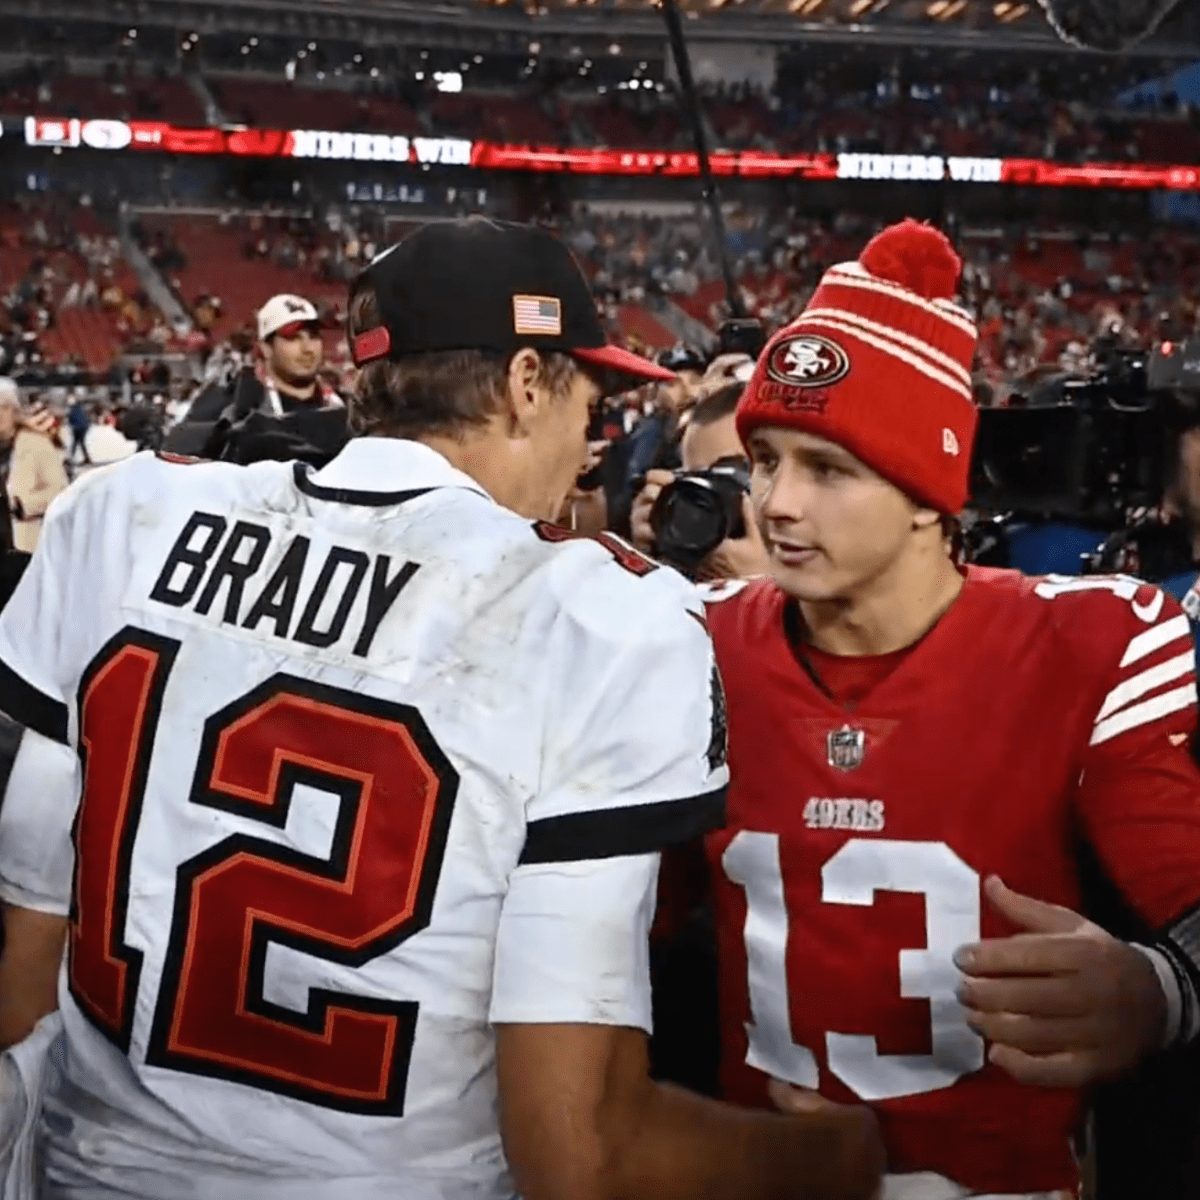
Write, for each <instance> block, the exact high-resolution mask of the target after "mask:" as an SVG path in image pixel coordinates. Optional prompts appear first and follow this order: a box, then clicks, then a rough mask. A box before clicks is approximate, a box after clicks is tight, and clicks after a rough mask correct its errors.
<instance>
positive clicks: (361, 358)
mask: <svg viewBox="0 0 1200 1200" xmlns="http://www.w3.org/2000/svg"><path fill="white" fill-rule="evenodd" d="M391 349H392V335H391V334H390V333H389V332H388V330H387V326H386V325H376V326H375V328H374V329H368V330H367V331H366V333H360V334H359V335H358V337H356V338H355V339H354V346H353V351H352V352H353V354H354V365H355V366H356V367H361V366H362V365H363V364H364V363H369V362H373V361H374V360H375V359H377V358H387V356H388V354H389V352H390V351H391Z"/></svg>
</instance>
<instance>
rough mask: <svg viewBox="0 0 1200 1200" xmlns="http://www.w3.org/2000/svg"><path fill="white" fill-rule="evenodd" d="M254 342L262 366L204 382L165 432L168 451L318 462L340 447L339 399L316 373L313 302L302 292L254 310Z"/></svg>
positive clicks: (319, 358) (318, 356) (343, 433)
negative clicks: (178, 419)
mask: <svg viewBox="0 0 1200 1200" xmlns="http://www.w3.org/2000/svg"><path fill="white" fill-rule="evenodd" d="M258 345H259V351H260V354H261V359H262V362H261V371H256V370H255V368H254V367H252V366H246V367H244V368H243V369H242V370H240V371H238V372H237V373H236V374H235V375H233V377H232V379H231V380H226V381H220V380H219V381H216V382H213V383H210V384H209V385H208V386H207V387H206V388H204V390H203V391H201V392H200V394H199V396H197V397H196V399H195V400H194V401H193V402H192V405H191V408H190V409H189V411H188V413H187V415H186V416H185V417H184V419H183V421H182V423H181V424H179V425H177V426H176V427H175V428H174V429H173V430H171V432H170V434H169V435H168V437H167V440H166V448H167V449H168V450H171V451H174V452H176V453H181V454H191V455H197V456H199V457H202V458H219V459H224V460H227V461H231V462H240V463H249V462H258V461H261V460H263V459H276V460H283V459H290V458H296V459H301V460H303V461H305V462H310V463H312V464H314V465H316V466H321V465H323V464H324V463H326V462H328V461H329V460H330V459H331V458H332V457H333V456H334V455H335V454H336V453H337V452H338V451H339V450H340V449H341V448H342V446H343V445H345V443H346V439H347V437H348V436H349V434H348V430H347V427H346V415H345V405H344V404H343V402H342V399H341V397H340V396H338V394H337V393H336V392H334V391H332V390H330V389H328V388H326V387H325V385H324V384H323V383H322V382H321V379H320V370H321V365H322V362H323V359H324V346H323V344H322V342H321V326H320V321H319V317H318V313H317V310H316V308H314V307H313V305H312V304H311V303H310V302H309V301H308V300H305V299H304V298H303V297H301V296H292V295H286V294H285V295H279V296H274V297H272V298H271V299H270V300H268V301H267V303H266V304H264V305H263V307H262V308H261V309H259V312H258Z"/></svg>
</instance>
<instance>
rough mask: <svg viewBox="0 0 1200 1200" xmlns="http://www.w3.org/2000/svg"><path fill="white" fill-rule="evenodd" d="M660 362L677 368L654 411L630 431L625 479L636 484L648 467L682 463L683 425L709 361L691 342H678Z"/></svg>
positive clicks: (659, 393) (661, 389) (658, 394)
mask: <svg viewBox="0 0 1200 1200" xmlns="http://www.w3.org/2000/svg"><path fill="white" fill-rule="evenodd" d="M658 365H659V366H660V367H665V368H666V369H667V370H668V371H674V372H675V378H674V379H673V380H671V382H670V383H660V384H659V385H658V387H657V391H656V394H655V397H654V403H655V407H654V411H652V412H650V413H648V414H647V415H645V416H643V417H642V419H641V420H640V421H639V422H638V423H637V425H635V426H634V428H633V432H632V433H631V434H630V435H629V462H628V466H627V468H626V475H625V480H626V484H627V485H628V487H629V488H630V489H631V490H633V489H634V484H635V483H636V481H637V480H638V479H640V478H641V477H642V476H644V475H645V474H646V473H647V472H648V471H652V470H661V469H669V468H671V467H674V466H676V465H678V459H677V458H676V456H675V454H676V450H677V446H678V440H679V439H678V435H679V429H680V426H681V423H682V420H683V417H684V414H685V413H686V412H687V410H688V408H689V406H690V405H691V404H692V402H693V401H694V400H695V398H696V389H697V387H698V386H699V384H700V381H701V379H702V377H703V375H704V367H705V362H704V359H703V358H702V357H701V356H700V354H699V353H698V352H697V351H695V350H693V349H692V348H691V347H690V346H676V347H675V348H674V349H673V350H664V351H663V353H662V354H660V355H659V356H658Z"/></svg>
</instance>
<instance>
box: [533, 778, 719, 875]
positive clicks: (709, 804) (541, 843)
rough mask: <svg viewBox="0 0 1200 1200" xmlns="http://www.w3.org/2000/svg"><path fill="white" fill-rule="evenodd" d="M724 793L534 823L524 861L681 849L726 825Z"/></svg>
mask: <svg viewBox="0 0 1200 1200" xmlns="http://www.w3.org/2000/svg"><path fill="white" fill-rule="evenodd" d="M725 791H726V789H725V788H718V789H717V791H715V792H708V793H707V794H706V795H703V796H691V797H689V798H688V799H686V800H663V801H660V802H659V803H657V804H631V805H628V806H626V807H624V808H604V809H597V810H593V811H591V812H581V813H563V814H562V815H561V816H557V817H545V818H543V819H542V820H540V821H530V823H529V827H528V829H526V831H525V848H524V850H522V851H521V858H520V862H521V864H522V865H529V864H533V863H554V862H589V861H591V860H594V859H600V858H619V857H621V856H623V855H627V854H651V853H653V852H654V851H656V850H665V849H666V848H667V847H668V846H677V845H679V844H680V843H681V842H688V841H691V839H692V838H694V837H699V836H700V835H701V834H703V833H708V832H710V831H711V830H713V829H720V828H721V826H722V825H724V824H725Z"/></svg>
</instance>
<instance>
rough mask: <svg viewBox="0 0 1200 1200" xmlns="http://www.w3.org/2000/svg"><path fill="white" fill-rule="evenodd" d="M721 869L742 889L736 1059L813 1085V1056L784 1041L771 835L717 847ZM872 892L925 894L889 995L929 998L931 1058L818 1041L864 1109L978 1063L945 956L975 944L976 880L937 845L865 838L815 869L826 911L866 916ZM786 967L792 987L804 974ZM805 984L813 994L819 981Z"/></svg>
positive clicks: (779, 882) (785, 1013) (978, 1047)
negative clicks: (743, 1042)
mask: <svg viewBox="0 0 1200 1200" xmlns="http://www.w3.org/2000/svg"><path fill="white" fill-rule="evenodd" d="M722 862H723V865H724V868H725V874H726V875H727V876H728V877H729V878H730V879H731V880H732V881H733V882H734V883H736V884H739V885H740V886H741V887H743V888H744V889H745V891H746V925H745V939H746V962H747V967H748V972H749V991H750V1022H749V1024H748V1025H747V1029H746V1032H747V1035H748V1037H749V1050H748V1052H747V1055H746V1061H747V1062H748V1063H749V1064H750V1065H751V1066H752V1067H755V1068H757V1069H758V1070H760V1071H763V1072H765V1073H766V1074H768V1075H771V1076H774V1077H775V1078H777V1079H782V1080H786V1081H787V1082H789V1083H794V1084H796V1085H798V1086H800V1087H806V1088H816V1087H818V1086H819V1084H820V1076H819V1071H818V1068H817V1060H816V1057H815V1055H814V1054H813V1052H812V1050H810V1049H809V1048H808V1047H807V1046H799V1045H797V1044H796V1043H795V1041H794V1040H793V1038H792V1022H791V1013H790V1009H789V1005H790V1000H789V995H788V971H787V962H786V957H785V956H786V953H787V944H788V911H787V902H786V899H785V893H784V883H783V870H782V867H781V866H780V860H779V836H778V835H777V834H773V833H753V832H748V831H743V832H741V833H739V834H738V835H737V836H736V837H735V838H734V839H733V840H732V841H731V842H730V843H729V845H728V846H727V847H726V849H725V854H724V857H723V859H722ZM877 891H886V892H917V893H920V894H922V895H923V896H924V897H925V931H926V943H925V944H926V948H925V949H924V950H901V951H900V994H901V995H902V996H904V997H905V998H919V999H926V1000H928V1001H929V1016H930V1025H931V1029H930V1035H931V1037H930V1040H931V1046H932V1051H933V1052H932V1053H931V1054H880V1053H879V1047H878V1044H877V1042H876V1040H875V1038H874V1037H871V1036H864V1035H861V1034H845V1033H826V1034H825V1054H826V1059H827V1061H828V1063H829V1069H830V1070H831V1071H832V1072H833V1073H834V1074H835V1075H836V1076H837V1077H838V1078H839V1079H840V1080H841V1081H842V1082H843V1083H844V1084H845V1085H846V1086H847V1087H848V1088H850V1090H851V1091H853V1092H854V1093H855V1094H856V1095H858V1096H860V1097H861V1098H862V1099H864V1100H887V1099H891V1098H894V1097H897V1096H911V1095H915V1094H917V1093H919V1092H934V1091H937V1090H938V1089H939V1088H944V1087H949V1086H950V1085H951V1084H952V1083H954V1082H955V1081H956V1080H958V1079H961V1078H962V1077H963V1076H964V1075H969V1074H971V1073H972V1072H974V1071H978V1070H979V1069H980V1068H981V1067H982V1066H983V1061H984V1052H983V1039H982V1038H981V1037H980V1036H979V1035H978V1034H977V1033H975V1031H974V1030H972V1029H971V1028H970V1027H969V1026H968V1025H967V1024H966V1022H965V1020H964V1019H963V1009H962V1006H961V1005H960V1004H959V1002H958V1000H957V998H956V996H955V989H956V988H957V986H958V982H959V980H960V978H961V976H960V975H959V973H958V970H957V968H956V967H955V966H954V963H953V961H952V959H951V955H953V953H954V951H955V950H957V949H958V947H959V946H961V945H964V944H965V943H968V942H974V941H976V940H977V939H978V937H979V875H978V874H977V873H976V872H975V871H973V870H972V869H971V868H970V867H969V866H967V864H966V863H965V862H963V860H962V859H961V858H959V857H958V855H957V854H955V853H954V851H953V850H951V849H950V847H949V846H947V845H945V843H943V842H899V841H888V840H884V839H879V840H875V839H874V838H872V839H867V838H853V839H851V840H850V841H848V842H846V844H845V845H843V846H842V848H841V849H840V850H839V851H837V853H836V854H834V855H833V857H832V858H830V859H829V860H828V862H826V863H825V866H824V867H823V868H822V869H821V899H822V901H823V902H824V903H826V904H856V905H861V906H863V907H870V906H871V905H872V904H874V902H875V893H876V892H877ZM796 966H797V968H798V969H797V970H795V971H794V972H793V976H792V977H793V978H794V979H799V980H802V981H803V980H804V965H803V963H799V964H796ZM813 984H814V986H820V980H819V979H818V980H814V981H813ZM801 986H803V984H802V985H801ZM803 1002H804V1001H803V997H802V996H801V997H797V998H796V1003H797V1004H803Z"/></svg>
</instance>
